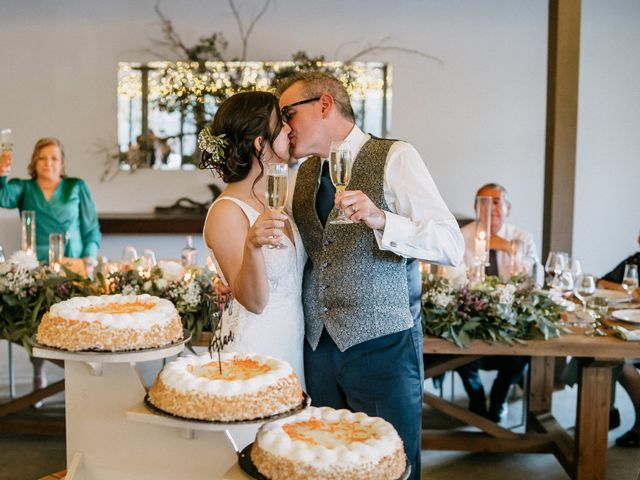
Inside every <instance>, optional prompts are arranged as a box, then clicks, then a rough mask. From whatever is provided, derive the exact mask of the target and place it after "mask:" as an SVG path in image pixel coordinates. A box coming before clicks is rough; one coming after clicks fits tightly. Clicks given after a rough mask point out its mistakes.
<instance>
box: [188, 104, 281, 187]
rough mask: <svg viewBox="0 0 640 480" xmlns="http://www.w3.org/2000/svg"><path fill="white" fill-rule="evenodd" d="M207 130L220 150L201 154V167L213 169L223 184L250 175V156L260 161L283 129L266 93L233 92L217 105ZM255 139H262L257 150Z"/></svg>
mask: <svg viewBox="0 0 640 480" xmlns="http://www.w3.org/2000/svg"><path fill="white" fill-rule="evenodd" d="M274 120H275V121H274ZM207 128H208V129H209V130H210V133H211V136H210V138H212V139H214V140H213V142H214V143H217V145H219V146H220V147H219V148H218V149H217V151H215V150H214V152H209V151H205V150H203V151H202V162H201V163H200V168H208V169H213V170H215V171H216V172H218V174H219V175H220V177H221V178H222V180H223V181H224V182H225V183H233V182H239V181H240V180H243V179H244V178H246V177H247V175H248V174H249V171H250V170H251V162H252V161H253V156H254V155H255V157H256V158H258V159H262V155H263V153H264V149H265V147H266V146H267V145H269V146H271V145H272V144H273V142H274V141H275V139H276V137H277V136H278V134H279V133H280V130H282V116H281V114H280V108H279V106H278V99H277V98H276V97H275V96H274V95H273V94H271V93H268V92H241V93H236V94H235V95H233V96H231V97H229V98H228V99H227V100H225V101H224V102H223V103H222V105H220V107H219V108H218V111H217V112H216V114H215V115H214V117H213V121H212V122H211V123H210V124H209V125H208V127H207ZM257 137H262V138H263V139H264V142H263V145H262V146H261V148H260V149H256V148H255V146H254V145H253V141H254V140H255V139H256V138H257ZM259 163H260V169H261V170H262V172H264V168H263V165H262V162H259ZM260 176H262V174H261V175H260Z"/></svg>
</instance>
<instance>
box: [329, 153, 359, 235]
mask: <svg viewBox="0 0 640 480" xmlns="http://www.w3.org/2000/svg"><path fill="white" fill-rule="evenodd" d="M352 163H353V160H352V157H351V149H350V148H349V144H348V143H346V142H331V150H330V152H329V175H330V176H331V181H332V182H333V185H334V186H335V187H336V190H338V191H339V192H344V191H345V190H346V188H347V185H348V184H349V181H350V180H351V165H352ZM329 223H333V224H348V223H353V222H352V221H351V220H349V219H348V218H347V217H346V216H345V214H344V210H342V209H340V210H339V211H338V216H337V217H336V218H334V219H333V220H331V221H330V222H329Z"/></svg>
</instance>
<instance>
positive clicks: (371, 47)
mask: <svg viewBox="0 0 640 480" xmlns="http://www.w3.org/2000/svg"><path fill="white" fill-rule="evenodd" d="M390 39H391V37H385V38H383V39H382V40H380V41H379V42H378V43H377V44H375V45H369V46H367V47H366V48H364V49H362V50H360V51H359V52H357V53H356V54H354V55H352V56H351V57H350V58H348V59H347V60H344V63H352V62H355V61H356V60H357V59H358V58H360V57H363V56H364V55H367V54H369V53H374V52H379V51H393V52H403V53H409V54H411V55H418V56H419V57H422V58H425V59H427V60H433V61H434V62H437V63H438V64H439V65H444V62H443V61H442V59H440V58H438V57H435V56H433V55H429V54H428V53H424V52H422V51H420V50H415V49H413V48H405V47H397V46H395V45H383V44H384V43H385V42H387V41H388V40H390Z"/></svg>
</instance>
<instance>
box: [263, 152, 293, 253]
mask: <svg viewBox="0 0 640 480" xmlns="http://www.w3.org/2000/svg"><path fill="white" fill-rule="evenodd" d="M288 182H289V165H287V164H286V163H269V164H267V188H266V190H265V197H266V200H267V205H268V206H269V209H270V210H271V211H273V212H276V213H284V207H285V206H286V202H287V190H288ZM267 248H288V247H287V246H286V245H285V244H284V243H282V242H281V243H279V244H277V245H267Z"/></svg>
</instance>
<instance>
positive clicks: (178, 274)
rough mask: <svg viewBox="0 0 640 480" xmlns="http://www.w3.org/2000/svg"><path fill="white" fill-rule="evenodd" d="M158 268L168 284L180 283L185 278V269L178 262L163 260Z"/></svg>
mask: <svg viewBox="0 0 640 480" xmlns="http://www.w3.org/2000/svg"><path fill="white" fill-rule="evenodd" d="M158 267H159V268H160V270H161V271H162V277H163V278H164V279H165V280H167V281H168V282H178V281H180V280H182V277H183V276H184V268H183V267H182V265H180V264H179V263H178V262H172V261H166V260H161V261H159V262H158Z"/></svg>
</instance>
